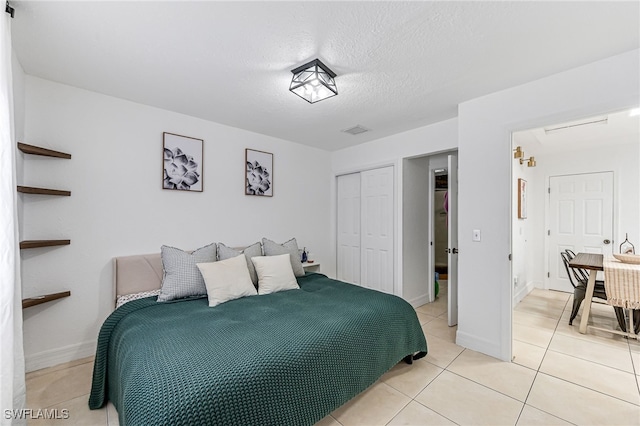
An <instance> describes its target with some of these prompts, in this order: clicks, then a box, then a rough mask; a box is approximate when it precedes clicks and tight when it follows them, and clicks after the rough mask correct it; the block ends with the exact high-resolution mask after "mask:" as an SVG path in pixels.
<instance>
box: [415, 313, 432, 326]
mask: <svg viewBox="0 0 640 426" xmlns="http://www.w3.org/2000/svg"><path fill="white" fill-rule="evenodd" d="M416 315H418V321H420V325H424V324H426V323H428V322H430V321H433V320H434V319H436V318H437V317H435V316H433V315H428V314H425V313H423V312H420V311H416Z"/></svg>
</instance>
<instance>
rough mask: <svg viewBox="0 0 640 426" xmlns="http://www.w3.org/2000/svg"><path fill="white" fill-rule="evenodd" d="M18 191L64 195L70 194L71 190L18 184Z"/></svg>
mask: <svg viewBox="0 0 640 426" xmlns="http://www.w3.org/2000/svg"><path fill="white" fill-rule="evenodd" d="M18 192H22V193H23V194H42V195H62V196H66V197H68V196H70V195H71V191H64V190H61V189H47V188H36V187H34V186H21V185H18Z"/></svg>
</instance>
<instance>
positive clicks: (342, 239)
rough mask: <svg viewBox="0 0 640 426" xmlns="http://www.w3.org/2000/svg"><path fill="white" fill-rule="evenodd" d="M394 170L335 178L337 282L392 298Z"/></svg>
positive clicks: (390, 168)
mask: <svg viewBox="0 0 640 426" xmlns="http://www.w3.org/2000/svg"><path fill="white" fill-rule="evenodd" d="M393 199H394V188H393V167H392V166H389V167H383V168H379V169H373V170H367V171H364V172H360V173H354V174H350V175H344V176H339V177H338V259H337V260H338V262H337V263H338V265H337V266H338V268H337V270H338V279H340V280H344V281H349V282H353V283H356V284H360V285H361V286H363V287H367V288H372V289H375V290H380V291H383V292H385V293H390V294H393V290H394V259H393V258H394V250H393V240H394V228H393Z"/></svg>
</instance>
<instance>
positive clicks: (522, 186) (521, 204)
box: [518, 178, 527, 219]
mask: <svg viewBox="0 0 640 426" xmlns="http://www.w3.org/2000/svg"><path fill="white" fill-rule="evenodd" d="M526 218H527V181H526V180H524V179H522V178H518V219H526Z"/></svg>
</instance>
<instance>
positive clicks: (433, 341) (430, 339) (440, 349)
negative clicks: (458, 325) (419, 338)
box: [422, 324, 464, 368]
mask: <svg viewBox="0 0 640 426" xmlns="http://www.w3.org/2000/svg"><path fill="white" fill-rule="evenodd" d="M427 325H428V324H427ZM422 329H423V330H424V327H423V328H422ZM427 348H428V353H427V356H425V357H424V358H423V359H424V360H425V361H428V362H430V363H431V364H435V365H437V366H438V367H440V368H446V367H447V366H448V365H449V364H451V361H453V360H454V359H455V358H456V357H457V356H458V355H460V353H461V352H462V351H463V350H464V348H463V347H462V346H458V345H456V344H455V343H451V342H447V341H446V340H444V339H441V338H439V337H436V336H430V335H427Z"/></svg>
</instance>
